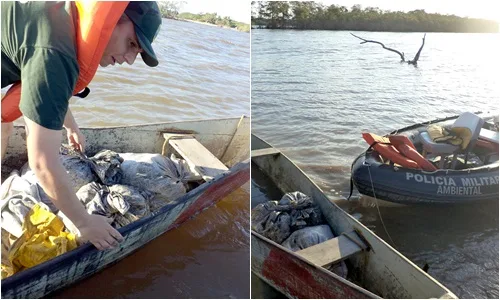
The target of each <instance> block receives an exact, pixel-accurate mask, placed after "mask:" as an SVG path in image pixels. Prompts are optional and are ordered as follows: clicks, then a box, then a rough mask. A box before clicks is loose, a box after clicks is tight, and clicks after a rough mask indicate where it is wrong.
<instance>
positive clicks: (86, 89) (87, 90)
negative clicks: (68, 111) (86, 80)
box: [74, 86, 90, 98]
mask: <svg viewBox="0 0 500 300" xmlns="http://www.w3.org/2000/svg"><path fill="white" fill-rule="evenodd" d="M89 94H90V89H89V87H88V86H86V87H85V88H84V89H83V91H81V92H79V93H76V94H75V95H74V96H75V97H79V98H85V97H87V96H88V95H89Z"/></svg>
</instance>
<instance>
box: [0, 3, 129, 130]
mask: <svg viewBox="0 0 500 300" xmlns="http://www.w3.org/2000/svg"><path fill="white" fill-rule="evenodd" d="M128 3H129V1H116V2H115V1H95V2H94V1H91V2H90V1H76V8H77V11H78V16H77V17H78V22H77V26H76V54H77V59H78V65H79V68H80V74H79V76H78V80H77V82H76V86H75V89H74V90H73V93H74V94H77V93H78V92H80V91H82V90H83V89H84V88H85V87H87V85H88V84H89V83H90V81H92V78H94V75H95V73H96V71H97V67H98V66H99V62H100V61H101V58H102V54H103V53H104V50H105V49H106V46H107V45H108V42H109V39H110V38H111V34H112V33H113V30H114V29H115V26H116V24H117V23H118V20H119V19H120V17H121V16H122V14H123V12H124V11H125V8H126V7H127V5H128ZM20 100H21V82H20V81H19V82H16V83H15V84H13V85H12V86H11V88H10V89H9V90H8V91H7V93H6V94H5V97H3V98H2V122H12V121H14V120H16V119H17V118H19V117H21V116H22V113H21V111H20V110H19V102H20Z"/></svg>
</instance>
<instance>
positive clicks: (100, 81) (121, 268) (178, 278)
mask: <svg viewBox="0 0 500 300" xmlns="http://www.w3.org/2000/svg"><path fill="white" fill-rule="evenodd" d="M153 47H154V49H155V52H156V54H157V57H158V60H159V62H160V64H159V66H158V67H156V68H150V67H147V66H146V65H145V64H144V63H143V62H142V60H141V58H140V56H138V58H137V60H136V62H135V64H134V65H132V66H129V65H122V66H118V65H116V66H109V67H107V68H101V67H100V68H99V70H98V71H97V74H96V76H95V78H94V80H93V81H92V83H91V84H90V86H89V87H90V89H91V93H90V95H89V96H88V97H87V98H85V99H79V98H73V99H72V100H71V101H70V108H71V109H72V111H73V114H74V116H75V118H76V121H77V123H78V124H79V125H80V126H81V127H88V126H92V127H94V126H113V125H130V124H145V123H157V122H169V121H182V120H197V119H215V118H228V117H239V116H241V115H247V116H249V115H250V35H249V34H248V33H244V32H238V31H234V30H228V29H223V28H218V27H212V26H206V25H203V24H195V23H190V22H182V21H174V20H168V19H164V20H163V25H162V28H161V31H160V33H159V35H158V37H157V39H156V40H155V42H154V43H153ZM2 92H5V91H4V90H3V91H2ZM19 123H20V122H19ZM87 142H88V143H91V141H87ZM248 216H249V185H248V184H246V185H244V186H243V187H242V188H240V189H237V190H236V191H234V192H233V193H231V194H230V195H229V196H227V197H226V198H224V199H223V200H221V201H220V202H219V203H218V204H217V205H215V206H213V207H211V208H209V209H207V210H205V211H203V212H202V213H201V214H199V215H198V216H197V217H196V218H194V219H192V220H189V221H187V222H186V223H184V224H183V225H182V226H180V227H178V228H177V229H174V230H171V231H169V232H167V233H165V234H163V235H162V236H160V237H158V238H157V239H155V240H154V241H152V242H150V243H149V244H147V245H146V246H144V247H143V248H141V249H140V250H139V251H137V252H135V253H134V254H132V255H131V256H129V257H127V258H125V259H124V260H122V261H120V262H118V263H117V264H115V265H113V266H112V267H109V268H107V269H105V270H103V271H101V272H99V273H98V274H96V275H94V276H92V277H90V278H88V279H85V280H83V281H80V282H78V283H76V284H75V285H73V286H71V287H68V288H65V289H63V290H62V291H60V292H57V293H56V294H54V295H51V296H52V297H55V298H248V297H249V296H250V287H249V282H250V273H249V264H250V249H249V247H250V240H249V239H250V238H249V217H248Z"/></svg>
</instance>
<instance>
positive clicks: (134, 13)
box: [125, 1, 161, 67]
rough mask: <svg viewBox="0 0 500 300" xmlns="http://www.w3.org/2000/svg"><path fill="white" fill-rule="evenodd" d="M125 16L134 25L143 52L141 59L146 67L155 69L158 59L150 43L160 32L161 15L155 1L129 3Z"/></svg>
mask: <svg viewBox="0 0 500 300" xmlns="http://www.w3.org/2000/svg"><path fill="white" fill-rule="evenodd" d="M125 14H126V15H127V17H129V18H130V20H132V22H133V23H134V27H135V33H136V35H137V39H138V41H139V44H140V45H141V48H142V49H143V50H144V51H142V52H141V56H142V59H143V60H144V62H145V63H146V65H148V66H150V67H156V66H157V65H158V59H157V58H156V54H155V52H154V51H153V47H151V43H152V42H153V41H154V39H155V38H156V36H157V35H158V32H159V31H160V25H161V14H160V8H159V7H158V3H156V1H130V3H129V4H128V6H127V8H126V9H125Z"/></svg>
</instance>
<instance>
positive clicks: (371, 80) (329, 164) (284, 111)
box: [252, 30, 500, 298]
mask: <svg viewBox="0 0 500 300" xmlns="http://www.w3.org/2000/svg"><path fill="white" fill-rule="evenodd" d="M356 34H357V35H359V36H361V37H363V38H366V39H371V40H377V41H380V42H382V43H384V44H385V45H386V46H387V47H391V48H395V49H397V50H399V51H403V52H404V53H405V55H406V58H407V59H412V58H413V56H414V55H415V53H416V52H417V50H418V49H419V47H420V45H421V43H422V37H423V33H387V32H357V33H356ZM359 42H360V41H359V40H358V39H356V38H354V37H353V36H351V35H350V34H349V32H347V31H293V30H253V31H252V133H254V134H257V135H258V136H260V137H261V138H263V139H264V140H266V141H267V142H269V143H270V144H272V145H273V146H275V147H277V148H279V149H280V150H282V151H283V152H284V153H285V154H286V155H287V156H288V157H289V158H290V159H292V160H293V161H294V162H296V163H297V164H298V166H299V167H300V168H302V169H303V170H304V171H305V172H306V173H307V174H308V175H309V176H310V177H311V179H312V180H313V181H315V182H316V183H317V184H318V185H319V186H320V188H321V189H322V190H323V191H325V193H326V194H327V195H328V196H329V197H330V198H331V199H332V200H334V199H342V198H345V197H347V196H348V195H349V190H350V185H349V180H350V167H351V163H352V161H353V160H354V159H355V158H356V156H357V155H358V154H359V153H361V152H363V151H364V150H365V149H366V148H367V146H368V145H367V144H366V143H365V141H364V140H363V139H362V137H361V132H363V131H370V132H373V133H376V134H379V135H383V134H386V133H388V132H390V131H392V130H394V129H398V128H402V127H404V126H407V125H411V124H413V123H416V122H420V121H427V120H431V119H434V118H438V117H443V116H451V115H456V114H459V113H461V112H464V111H471V112H473V111H490V112H498V103H499V98H500V79H499V78H500V77H499V76H498V70H499V67H500V60H498V59H496V58H495V57H497V56H498V53H500V34H459V33H429V34H427V37H426V41H425V46H424V48H423V50H422V53H421V56H420V60H419V63H418V67H414V66H412V65H408V64H406V63H400V62H399V61H400V58H399V56H398V55H397V54H395V53H393V52H389V51H387V50H384V49H382V48H381V47H380V46H379V45H376V44H369V43H367V44H360V43H359ZM253 184H254V183H253ZM253 190H254V187H253V186H252V191H253ZM351 200H352V198H351ZM336 202H337V203H338V204H339V205H340V206H341V207H342V208H344V209H345V210H346V211H348V212H349V213H350V214H352V215H353V216H355V217H356V218H358V219H359V220H360V221H361V222H362V223H363V224H365V225H366V226H367V227H368V228H370V229H371V230H373V231H374V232H375V233H376V234H378V235H379V236H380V237H381V238H383V239H384V240H386V241H388V243H389V244H391V245H393V246H395V248H396V249H397V250H399V251H400V252H401V253H402V254H404V255H405V256H406V257H408V258H409V259H410V260H412V261H413V262H414V263H416V264H417V265H418V266H420V267H422V266H423V265H424V264H425V263H428V264H429V266H430V269H429V273H430V274H431V276H433V277H434V278H436V279H437V280H438V281H440V282H441V283H442V284H444V285H445V286H446V287H448V288H449V289H450V290H451V291H452V292H453V293H455V294H456V295H457V296H458V297H460V298H498V296H499V287H498V278H499V277H498V275H499V273H498V270H499V269H498V262H499V251H498V250H499V249H498V238H499V235H498V224H499V223H498V221H499V219H498V208H499V206H498V202H496V203H487V204H482V205H481V206H477V205H467V206H441V207H428V206H418V207H415V206H404V205H396V204H392V203H389V202H385V201H382V200H378V206H379V207H380V212H381V213H380V214H381V216H382V220H383V223H384V224H385V226H386V228H387V232H388V233H389V236H390V238H392V241H393V242H392V241H391V239H390V238H388V236H387V234H386V232H385V230H384V228H383V226H382V222H381V218H380V216H379V213H378V211H377V208H376V204H377V202H376V200H375V199H373V198H370V197H365V196H362V197H360V195H359V194H357V192H355V194H354V200H352V201H349V202H347V201H344V200H336ZM254 205H256V203H252V206H254ZM280 296H282V295H280V294H279V293H276V292H275V291H273V290H272V289H269V287H267V286H265V284H264V283H263V282H261V281H260V280H258V278H256V277H255V276H254V275H252V297H280Z"/></svg>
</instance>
